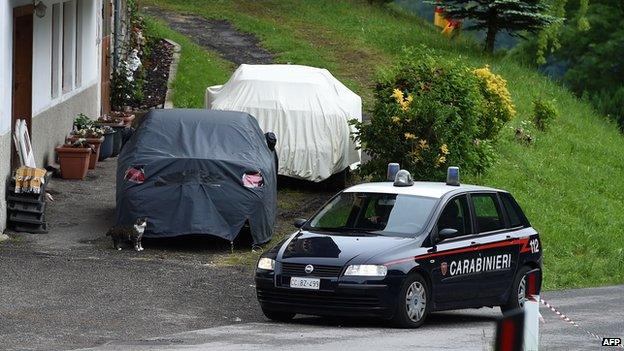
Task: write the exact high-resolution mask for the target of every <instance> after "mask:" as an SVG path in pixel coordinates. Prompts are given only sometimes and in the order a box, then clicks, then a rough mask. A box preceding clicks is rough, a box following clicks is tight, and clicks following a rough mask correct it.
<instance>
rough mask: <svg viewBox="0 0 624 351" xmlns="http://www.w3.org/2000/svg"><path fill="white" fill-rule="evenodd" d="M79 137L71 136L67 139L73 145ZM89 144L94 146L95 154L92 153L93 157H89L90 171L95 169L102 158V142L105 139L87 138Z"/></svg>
mask: <svg viewBox="0 0 624 351" xmlns="http://www.w3.org/2000/svg"><path fill="white" fill-rule="evenodd" d="M78 139H79V138H78V137H77V136H71V137H69V138H67V140H69V141H71V142H72V143H73V142H75V141H76V140H78ZM86 139H87V143H89V144H91V145H93V147H94V149H95V152H91V156H90V157H89V169H95V164H96V163H97V161H98V160H99V158H100V150H101V149H102V142H104V137H100V138H86Z"/></svg>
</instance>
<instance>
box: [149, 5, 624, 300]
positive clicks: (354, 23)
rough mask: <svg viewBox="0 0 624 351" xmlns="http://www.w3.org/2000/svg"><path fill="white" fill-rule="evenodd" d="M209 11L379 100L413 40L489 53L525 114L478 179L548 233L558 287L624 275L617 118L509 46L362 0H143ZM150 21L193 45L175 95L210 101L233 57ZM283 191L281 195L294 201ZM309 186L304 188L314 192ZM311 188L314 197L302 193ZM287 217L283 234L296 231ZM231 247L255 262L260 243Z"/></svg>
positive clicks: (474, 55)
mask: <svg viewBox="0 0 624 351" xmlns="http://www.w3.org/2000/svg"><path fill="white" fill-rule="evenodd" d="M142 3H144V4H148V5H149V4H158V5H160V6H165V7H169V8H171V9H174V10H180V11H187V12H193V13H197V14H200V15H203V16H205V17H208V18H219V19H227V20H229V21H231V22H232V23H233V24H234V25H235V26H236V27H237V28H239V29H240V30H242V31H245V32H249V33H252V34H254V35H256V36H257V37H258V38H260V40H261V42H262V45H263V46H264V47H265V48H267V49H268V50H270V51H271V52H273V53H275V54H276V57H277V60H278V62H292V63H297V64H305V65H312V66H318V67H325V68H328V69H329V70H330V71H332V73H334V75H336V76H337V77H338V78H339V79H341V80H342V81H344V82H345V83H346V84H347V85H348V86H349V87H350V88H352V89H353V90H355V91H356V92H357V93H359V94H360V95H361V96H362V97H363V98H364V103H365V107H366V108H370V107H371V105H372V89H371V87H372V85H373V84H374V78H375V75H376V72H377V71H378V69H380V68H383V67H384V66H386V65H388V64H391V63H392V62H393V60H394V59H395V58H396V57H397V55H399V54H400V53H401V50H402V47H404V46H415V45H422V44H425V45H427V46H428V47H431V48H435V49H436V50H438V52H439V53H441V54H443V55H452V56H459V57H461V58H462V59H463V60H464V61H465V62H466V64H468V65H470V66H473V67H482V66H484V65H486V64H488V65H490V67H491V69H492V71H493V72H495V73H498V74H501V75H502V76H503V77H505V78H506V79H507V81H508V85H509V89H510V91H511V93H512V96H513V99H514V102H515V103H516V106H517V110H518V115H517V116H516V118H515V120H514V121H512V122H511V123H510V124H509V126H508V127H507V128H505V130H504V131H503V132H502V135H501V138H500V141H499V142H498V144H497V146H496V148H497V151H498V153H499V155H500V157H499V159H498V161H497V164H496V166H495V167H493V168H492V169H491V170H490V171H489V172H488V173H487V174H484V175H480V176H475V175H464V177H463V180H464V181H467V182H472V183H477V184H484V185H489V186H494V187H500V188H504V189H507V190H509V191H511V192H512V193H513V194H514V196H515V197H516V198H517V200H518V201H519V202H520V204H521V205H522V207H523V208H524V210H525V212H526V213H527V216H528V217H529V219H530V220H531V222H532V224H533V226H534V227H535V228H537V229H538V230H539V231H540V233H541V235H542V241H543V248H544V257H545V271H544V279H545V287H546V288H548V289H555V288H570V287H582V286H596V285H608V284H621V283H624V229H623V228H624V215H622V211H623V210H622V209H623V208H624V191H622V185H621V184H620V183H619V177H618V176H619V175H620V174H622V173H623V172H624V157H623V156H622V155H624V138H623V137H622V135H620V134H619V133H618V132H617V129H616V127H615V125H614V124H612V123H610V122H607V121H606V118H604V117H603V116H601V115H599V114H597V113H596V112H594V111H593V110H592V109H591V107H590V106H589V104H586V103H584V102H582V101H579V100H578V99H576V98H575V97H574V96H573V95H572V94H570V93H569V92H568V91H567V90H566V89H564V88H562V87H560V86H558V85H557V84H555V83H553V82H551V81H550V80H548V79H546V78H544V77H541V76H540V75H538V74H537V73H536V72H535V71H534V70H533V69H531V68H529V67H525V66H523V65H522V64H520V63H518V62H517V61H515V60H514V59H513V57H508V56H505V55H502V54H501V55H496V56H494V57H490V56H487V55H484V54H483V53H482V51H481V45H480V43H475V42H474V41H473V40H471V39H470V38H468V36H466V37H464V38H463V37H459V38H457V39H455V40H448V39H446V38H444V37H442V36H441V35H440V34H439V33H438V30H437V29H434V28H433V26H431V25H430V24H429V23H426V22H425V21H423V20H422V19H420V18H417V17H415V16H413V15H411V14H409V13H407V12H405V11H403V10H400V9H397V8H392V7H390V8H387V7H386V8H379V7H374V6H370V5H368V2H367V1H365V0H360V1H355V0H351V1H333V0H316V1H303V0H300V1H279V0H275V1H262V2H257V1H227V0H221V1H207V0H144V1H143V2H142ZM148 24H149V30H150V31H152V32H154V33H158V34H160V35H163V36H167V37H170V38H172V39H173V40H175V41H177V42H178V43H180V44H181V45H182V47H183V51H182V62H181V64H180V71H179V75H178V77H177V79H176V82H175V88H176V92H175V93H174V103H175V104H176V105H177V106H184V107H202V106H203V94H204V89H205V87H206V86H209V85H212V84H222V83H224V82H225V81H226V80H227V77H228V76H229V73H230V72H231V71H232V70H233V67H232V66H231V65H230V64H228V63H227V62H224V61H223V60H220V59H219V58H218V56H215V55H214V54H213V53H210V52H207V51H205V50H202V49H201V48H199V47H197V46H196V45H195V44H193V43H192V42H191V41H189V40H188V39H187V38H184V37H182V36H180V35H179V34H177V33H175V32H172V31H171V30H169V29H167V28H166V27H165V26H163V25H162V24H159V23H157V22H155V21H153V20H150V21H148ZM536 96H542V97H546V98H549V99H554V100H555V101H556V105H557V108H558V109H559V112H560V114H561V116H560V118H559V119H558V120H556V121H555V122H554V124H553V126H552V128H551V130H550V131H549V132H547V133H539V132H535V131H531V132H532V134H534V136H535V138H536V142H535V144H534V145H532V146H528V147H527V146H523V145H520V144H519V143H517V142H516V141H515V140H514V138H513V128H514V127H515V126H518V125H520V123H521V122H522V121H525V120H529V119H530V118H531V101H532V99H533V98H534V97H536ZM284 198H289V200H290V199H292V198H296V196H284V194H283V193H280V206H282V205H283V204H284V202H283V201H284V200H283V199H284ZM304 198H305V196H304ZM302 199H303V198H302ZM291 231H292V229H290V228H286V227H283V226H281V227H279V228H278V234H279V235H278V237H281V236H282V235H284V234H287V233H289V232H291ZM234 256H237V257H236V258H229V259H228V262H230V263H236V262H238V263H241V262H246V263H250V262H252V261H253V258H254V257H255V256H254V255H253V254H249V253H247V254H243V255H242V256H241V255H240V254H239V255H234Z"/></svg>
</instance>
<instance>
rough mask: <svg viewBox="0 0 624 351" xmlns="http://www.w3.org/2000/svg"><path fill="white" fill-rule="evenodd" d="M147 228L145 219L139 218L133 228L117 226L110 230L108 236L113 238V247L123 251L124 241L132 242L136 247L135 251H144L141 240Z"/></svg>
mask: <svg viewBox="0 0 624 351" xmlns="http://www.w3.org/2000/svg"><path fill="white" fill-rule="evenodd" d="M146 227H147V220H146V219H145V218H138V219H137V220H136V222H135V223H134V225H133V226H132V227H123V226H115V227H112V228H111V229H109V230H108V232H107V233H106V236H110V237H111V238H113V247H114V248H115V249H117V250H121V246H120V244H121V242H122V241H130V242H132V244H133V245H134V250H135V251H143V245H142V244H141V239H143V233H144V232H145V228H146Z"/></svg>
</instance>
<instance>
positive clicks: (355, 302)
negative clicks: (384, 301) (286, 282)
mask: <svg viewBox="0 0 624 351" xmlns="http://www.w3.org/2000/svg"><path fill="white" fill-rule="evenodd" d="M256 294H257V296H258V300H259V301H260V302H266V303H280V304H294V305H300V306H309V307H314V308H318V307H320V306H326V307H342V308H345V307H346V308H349V307H351V308H371V307H378V306H379V305H380V300H379V298H378V297H376V296H364V295H350V294H336V293H333V292H324V291H301V292H299V291H293V290H290V289H288V290H286V289H270V290H269V289H260V288H258V289H256Z"/></svg>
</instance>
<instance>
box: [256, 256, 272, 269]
mask: <svg viewBox="0 0 624 351" xmlns="http://www.w3.org/2000/svg"><path fill="white" fill-rule="evenodd" d="M258 268H259V269H264V270H267V271H274V270H275V260H274V259H272V258H268V257H262V258H260V260H259V261H258Z"/></svg>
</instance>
